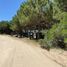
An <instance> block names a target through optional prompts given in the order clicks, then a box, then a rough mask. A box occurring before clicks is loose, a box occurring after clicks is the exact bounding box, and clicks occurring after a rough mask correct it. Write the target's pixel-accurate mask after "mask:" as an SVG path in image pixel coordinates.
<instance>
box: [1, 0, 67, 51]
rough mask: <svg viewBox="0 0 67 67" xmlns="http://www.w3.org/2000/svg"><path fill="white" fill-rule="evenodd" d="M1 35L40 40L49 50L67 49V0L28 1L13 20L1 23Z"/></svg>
mask: <svg viewBox="0 0 67 67" xmlns="http://www.w3.org/2000/svg"><path fill="white" fill-rule="evenodd" d="M36 31H37V32H36ZM0 33H1V34H3V33H5V34H10V35H16V36H17V37H18V36H19V37H29V38H30V39H31V38H35V39H37V40H38V39H39V42H40V44H41V47H42V48H46V49H48V50H49V49H50V48H52V47H55V48H62V49H67V0H27V1H26V2H24V3H22V4H21V5H20V8H19V9H18V11H17V13H16V15H15V16H13V17H12V20H10V21H1V22H0ZM35 36H36V37H35Z"/></svg>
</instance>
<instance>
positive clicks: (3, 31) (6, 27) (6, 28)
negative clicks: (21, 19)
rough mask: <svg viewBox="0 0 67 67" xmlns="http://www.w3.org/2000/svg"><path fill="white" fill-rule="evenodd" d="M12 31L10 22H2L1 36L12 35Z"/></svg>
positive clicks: (0, 23) (0, 27) (0, 25)
mask: <svg viewBox="0 0 67 67" xmlns="http://www.w3.org/2000/svg"><path fill="white" fill-rule="evenodd" d="M11 31H12V30H11V29H10V23H9V22H8V21H1V22H0V33H1V34H10V33H11Z"/></svg>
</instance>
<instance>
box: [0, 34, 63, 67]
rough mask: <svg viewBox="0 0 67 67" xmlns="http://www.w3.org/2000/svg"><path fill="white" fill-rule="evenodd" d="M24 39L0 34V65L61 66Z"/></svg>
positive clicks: (21, 66) (1, 66)
mask: <svg viewBox="0 0 67 67" xmlns="http://www.w3.org/2000/svg"><path fill="white" fill-rule="evenodd" d="M31 44H32V43H29V42H25V40H24V39H22V40H20V39H16V38H12V37H9V36H5V35H0V67H62V66H61V65H59V64H57V63H56V62H54V61H52V60H51V59H49V58H48V57H46V56H45V55H44V54H42V52H41V48H39V47H37V46H32V45H31Z"/></svg>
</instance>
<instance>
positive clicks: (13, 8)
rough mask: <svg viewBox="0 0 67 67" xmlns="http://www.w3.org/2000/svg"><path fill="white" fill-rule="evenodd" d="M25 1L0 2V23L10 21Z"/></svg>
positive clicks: (1, 0) (4, 0) (9, 0)
mask: <svg viewBox="0 0 67 67" xmlns="http://www.w3.org/2000/svg"><path fill="white" fill-rule="evenodd" d="M24 1H25V0H0V21H2V20H8V21H9V20H11V18H12V17H13V16H14V15H15V14H16V12H17V10H18V9H19V7H20V4H21V3H22V2H24Z"/></svg>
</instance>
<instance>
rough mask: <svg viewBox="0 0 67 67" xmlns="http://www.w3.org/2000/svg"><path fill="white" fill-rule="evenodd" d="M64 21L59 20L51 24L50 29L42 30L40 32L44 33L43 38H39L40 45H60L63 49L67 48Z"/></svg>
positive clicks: (66, 32) (66, 33)
mask: <svg viewBox="0 0 67 67" xmlns="http://www.w3.org/2000/svg"><path fill="white" fill-rule="evenodd" d="M65 25H66V22H60V23H57V24H55V25H53V26H52V28H51V29H50V30H43V31H42V33H43V34H44V35H45V37H44V39H43V40H41V43H42V45H44V46H45V44H46V46H47V47H50V48H52V47H60V48H63V49H66V48H67V31H66V29H67V28H66V27H65Z"/></svg>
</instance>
